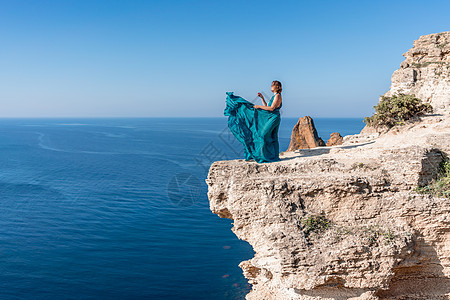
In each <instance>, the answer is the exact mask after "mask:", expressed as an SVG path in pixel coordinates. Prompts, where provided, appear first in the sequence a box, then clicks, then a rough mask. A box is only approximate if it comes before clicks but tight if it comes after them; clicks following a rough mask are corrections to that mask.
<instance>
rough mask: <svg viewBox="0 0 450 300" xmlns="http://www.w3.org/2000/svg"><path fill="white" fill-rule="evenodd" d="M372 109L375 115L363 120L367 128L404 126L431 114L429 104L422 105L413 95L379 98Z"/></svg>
mask: <svg viewBox="0 0 450 300" xmlns="http://www.w3.org/2000/svg"><path fill="white" fill-rule="evenodd" d="M374 108H375V114H374V115H373V116H371V117H365V118H364V123H366V124H367V125H368V126H374V127H377V126H383V125H384V126H388V127H393V126H395V125H404V124H405V121H407V120H410V119H412V118H414V117H417V116H420V115H423V114H425V113H430V112H433V107H432V106H431V105H430V104H428V103H423V102H422V100H420V99H419V98H416V97H415V96H414V95H408V94H401V93H400V94H397V95H393V96H391V97H388V96H381V100H380V102H378V104H377V105H375V106H374Z"/></svg>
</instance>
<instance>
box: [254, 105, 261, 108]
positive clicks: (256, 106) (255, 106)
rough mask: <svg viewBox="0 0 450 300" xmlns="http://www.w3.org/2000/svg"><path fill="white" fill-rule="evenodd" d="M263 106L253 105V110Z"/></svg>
mask: <svg viewBox="0 0 450 300" xmlns="http://www.w3.org/2000/svg"><path fill="white" fill-rule="evenodd" d="M260 106H261V105H253V108H255V109H257V108H259V107H260Z"/></svg>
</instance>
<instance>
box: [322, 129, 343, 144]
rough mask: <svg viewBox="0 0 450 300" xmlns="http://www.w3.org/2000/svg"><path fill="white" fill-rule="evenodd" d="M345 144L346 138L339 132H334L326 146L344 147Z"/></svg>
mask: <svg viewBox="0 0 450 300" xmlns="http://www.w3.org/2000/svg"><path fill="white" fill-rule="evenodd" d="M343 142H344V138H343V137H342V136H341V134H340V133H339V132H333V133H332V134H331V135H330V138H329V139H328V141H327V144H326V146H327V147H328V146H337V145H342V143H343Z"/></svg>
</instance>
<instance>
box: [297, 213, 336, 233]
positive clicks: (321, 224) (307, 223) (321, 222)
mask: <svg viewBox="0 0 450 300" xmlns="http://www.w3.org/2000/svg"><path fill="white" fill-rule="evenodd" d="M301 223H302V226H303V232H304V233H305V235H306V236H308V235H309V234H310V233H311V232H322V231H325V230H327V229H328V228H329V227H330V226H331V221H330V220H328V219H327V218H325V217H324V216H314V215H311V216H308V217H307V218H304V219H302V221H301Z"/></svg>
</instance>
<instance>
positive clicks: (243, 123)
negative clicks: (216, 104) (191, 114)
mask: <svg viewBox="0 0 450 300" xmlns="http://www.w3.org/2000/svg"><path fill="white" fill-rule="evenodd" d="M270 90H271V91H272V92H273V93H274V94H273V96H272V98H270V100H269V103H266V101H265V99H264V96H263V95H262V94H261V93H258V97H260V98H261V101H262V103H263V105H253V103H251V102H249V101H247V100H245V99H244V98H242V97H239V96H235V95H233V92H227V106H226V108H225V111H224V114H225V116H229V117H228V128H230V130H231V132H232V133H233V135H234V136H235V137H236V139H237V140H238V141H239V142H241V143H242V145H243V146H244V153H245V161H249V160H252V159H253V160H255V161H256V162H258V163H263V162H274V161H279V160H280V158H279V144H278V128H279V126H280V121H281V120H280V108H281V104H282V100H281V90H282V88H281V82H279V81H278V80H274V81H273V82H272V85H271V87H270Z"/></svg>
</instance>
